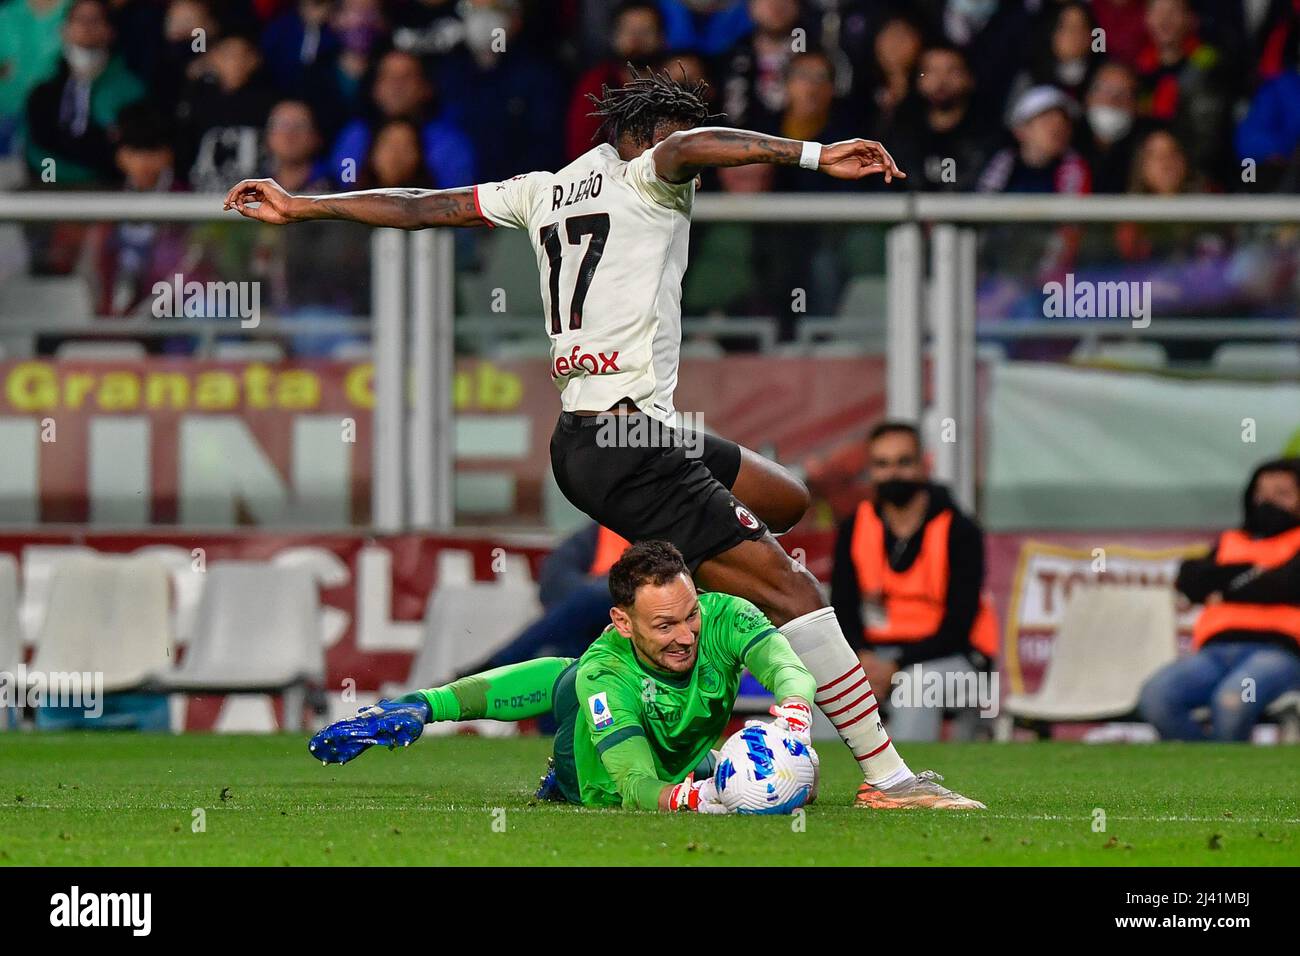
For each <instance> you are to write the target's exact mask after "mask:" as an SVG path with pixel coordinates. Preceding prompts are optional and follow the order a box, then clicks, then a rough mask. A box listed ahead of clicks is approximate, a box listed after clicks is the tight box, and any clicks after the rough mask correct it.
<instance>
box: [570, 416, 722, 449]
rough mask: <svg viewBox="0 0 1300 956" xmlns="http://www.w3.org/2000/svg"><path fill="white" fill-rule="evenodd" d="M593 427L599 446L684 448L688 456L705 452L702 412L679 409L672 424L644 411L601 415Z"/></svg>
mask: <svg viewBox="0 0 1300 956" xmlns="http://www.w3.org/2000/svg"><path fill="white" fill-rule="evenodd" d="M598 417H599V420H600V424H599V425H598V426H597V428H596V444H597V445H598V446H599V447H601V448H684V449H686V457H687V458H699V457H700V456H701V455H703V454H704V415H703V414H701V413H700V412H679V413H678V414H677V417H676V419H675V421H674V422H673V424H666V423H665V422H661V421H660V420H659V419H657V418H651V417H650V416H649V415H645V414H640V413H637V414H630V415H619V414H615V413H612V412H611V413H607V414H602V415H600V416H598Z"/></svg>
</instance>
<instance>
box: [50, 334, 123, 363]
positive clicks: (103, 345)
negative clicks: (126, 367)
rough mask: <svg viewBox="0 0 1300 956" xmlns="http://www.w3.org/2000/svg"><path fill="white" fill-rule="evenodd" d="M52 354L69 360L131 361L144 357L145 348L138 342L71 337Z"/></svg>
mask: <svg viewBox="0 0 1300 956" xmlns="http://www.w3.org/2000/svg"><path fill="white" fill-rule="evenodd" d="M54 356H55V358H58V359H61V360H63V361H71V362H133V361H135V360H137V359H142V358H144V357H145V348H144V345H143V344H141V343H140V342H103V341H100V340H99V339H73V340H72V341H70V342H64V343H63V344H62V345H60V346H59V347H58V349H57V350H56V351H55V353H54Z"/></svg>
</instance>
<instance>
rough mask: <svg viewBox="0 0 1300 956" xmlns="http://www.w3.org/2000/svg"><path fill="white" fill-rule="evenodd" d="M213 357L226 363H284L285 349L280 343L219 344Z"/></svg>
mask: <svg viewBox="0 0 1300 956" xmlns="http://www.w3.org/2000/svg"><path fill="white" fill-rule="evenodd" d="M212 357H213V358H214V359H217V360H218V361H224V362H235V361H239V362H283V361H284V348H283V347H282V346H281V345H280V344H279V343H278V342H259V341H249V342H218V343H217V344H216V346H215V348H214V349H213V351H212Z"/></svg>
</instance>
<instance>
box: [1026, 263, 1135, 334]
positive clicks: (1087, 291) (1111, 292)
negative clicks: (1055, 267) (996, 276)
mask: <svg viewBox="0 0 1300 956" xmlns="http://www.w3.org/2000/svg"><path fill="white" fill-rule="evenodd" d="M1043 296H1044V299H1043V315H1044V316H1045V317H1046V318H1049V319H1131V320H1132V323H1133V328H1135V329H1145V328H1146V327H1147V326H1149V325H1150V324H1151V283H1150V282H1136V281H1133V282H1093V281H1091V280H1089V279H1079V280H1076V279H1075V278H1074V273H1073V272H1069V273H1066V276H1065V281H1064V282H1048V283H1046V284H1044V286H1043Z"/></svg>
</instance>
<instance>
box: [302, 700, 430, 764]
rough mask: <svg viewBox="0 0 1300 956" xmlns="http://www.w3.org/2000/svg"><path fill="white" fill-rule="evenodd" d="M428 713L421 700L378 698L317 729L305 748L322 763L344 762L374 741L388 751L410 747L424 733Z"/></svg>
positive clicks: (369, 746)
mask: <svg viewBox="0 0 1300 956" xmlns="http://www.w3.org/2000/svg"><path fill="white" fill-rule="evenodd" d="M429 716H430V714H429V705H428V704H427V703H425V702H424V700H422V699H421V700H381V701H380V702H379V703H377V704H375V705H373V706H371V707H363V708H361V710H359V711H357V715H356V716H355V717H349V718H348V719H346V720H340V721H336V722H335V723H332V724H330V725H329V726H328V727H326V728H325V729H324V730H321V731H318V732H317V734H316V736H314V737H312V739H311V741H310V742H309V743H308V744H307V749H308V750H309V751H310V752H311V755H312V756H313V757H315V758H316V759H317V760H319V761H320V762H321V763H323V764H331V763H347V762H348V761H349V760H352V759H353V758H355V757H358V756H360V755H361V754H362V753H364V752H365V751H367V750H369V749H370V748H371V747H373V746H375V744H381V745H383V746H385V747H387V748H388V749H389V750H392V749H393V748H395V747H398V746H402V747H409V746H411V744H413V743H415V741H417V740H419V739H420V734H422V733H424V725H425V723H427V722H428V720H429Z"/></svg>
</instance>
